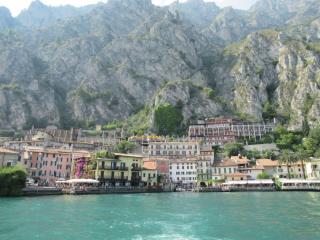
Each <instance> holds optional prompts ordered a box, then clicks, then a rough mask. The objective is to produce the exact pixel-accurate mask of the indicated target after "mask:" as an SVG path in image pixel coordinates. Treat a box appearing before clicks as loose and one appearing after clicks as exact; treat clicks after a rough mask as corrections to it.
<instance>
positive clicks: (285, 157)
mask: <svg viewBox="0 0 320 240" xmlns="http://www.w3.org/2000/svg"><path fill="white" fill-rule="evenodd" d="M295 159H296V158H295V155H294V152H292V151H290V150H288V149H285V150H283V151H282V154H281V155H280V158H279V161H280V163H284V164H286V165H287V172H288V178H289V179H291V175H290V164H291V163H293V162H295Z"/></svg>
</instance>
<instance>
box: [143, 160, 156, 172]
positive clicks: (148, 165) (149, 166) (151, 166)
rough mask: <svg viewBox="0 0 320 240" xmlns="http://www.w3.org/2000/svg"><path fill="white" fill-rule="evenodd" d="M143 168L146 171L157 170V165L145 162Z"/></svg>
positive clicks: (152, 162)
mask: <svg viewBox="0 0 320 240" xmlns="http://www.w3.org/2000/svg"><path fill="white" fill-rule="evenodd" d="M143 168H144V169H146V170H157V163H156V162H155V161H145V162H144V163H143Z"/></svg>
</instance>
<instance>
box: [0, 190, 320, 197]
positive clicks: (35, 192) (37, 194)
mask: <svg viewBox="0 0 320 240" xmlns="http://www.w3.org/2000/svg"><path fill="white" fill-rule="evenodd" d="M240 192H320V190H314V189H283V190H276V189H268V190H266V189H232V190H228V191H223V190H222V189H214V190H208V191H162V190H148V189H131V190H128V189H125V190H124V189H107V190H105V189H97V190H95V191H75V192H72V193H70V192H69V193H68V192H64V191H63V190H62V189H60V190H59V189H54V190H53V189H52V190H50V189H42V190H40V189H23V191H22V195H19V196H12V197H41V196H61V195H78V196H82V195H110V194H113V195H119V194H143V193H240ZM0 197H1V196H0ZM3 197H6V196H3ZM9 197H10V196H9Z"/></svg>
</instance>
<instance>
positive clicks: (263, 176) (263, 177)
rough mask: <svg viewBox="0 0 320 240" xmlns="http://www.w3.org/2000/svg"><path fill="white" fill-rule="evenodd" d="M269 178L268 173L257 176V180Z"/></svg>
mask: <svg viewBox="0 0 320 240" xmlns="http://www.w3.org/2000/svg"><path fill="white" fill-rule="evenodd" d="M269 178H270V176H269V175H268V173H266V172H264V171H263V172H262V173H260V174H259V175H258V176H257V179H269Z"/></svg>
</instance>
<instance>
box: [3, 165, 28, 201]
mask: <svg viewBox="0 0 320 240" xmlns="http://www.w3.org/2000/svg"><path fill="white" fill-rule="evenodd" d="M26 178H27V172H26V170H25V169H24V168H22V167H18V166H16V167H5V168H0V196H15V195H21V194H22V188H24V187H25V184H26Z"/></svg>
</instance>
